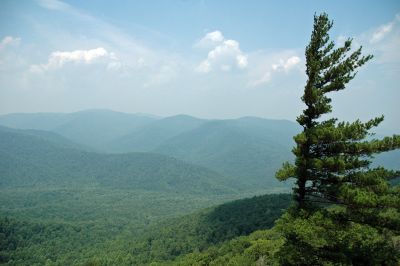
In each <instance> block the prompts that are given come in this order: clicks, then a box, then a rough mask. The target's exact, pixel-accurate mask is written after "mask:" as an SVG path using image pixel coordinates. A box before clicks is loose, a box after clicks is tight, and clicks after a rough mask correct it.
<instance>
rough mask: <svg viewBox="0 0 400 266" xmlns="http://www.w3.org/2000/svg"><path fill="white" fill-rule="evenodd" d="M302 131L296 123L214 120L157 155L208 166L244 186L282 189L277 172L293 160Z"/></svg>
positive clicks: (169, 143) (160, 149) (171, 141)
mask: <svg viewBox="0 0 400 266" xmlns="http://www.w3.org/2000/svg"><path fill="white" fill-rule="evenodd" d="M299 130H300V129H299V127H298V126H297V125H296V124H295V123H293V122H290V121H284V120H267V119H261V118H254V117H244V118H240V119H233V120H215V121H210V122H207V123H204V124H203V125H201V126H200V127H198V128H196V129H193V130H191V131H187V132H184V133H182V134H180V135H178V136H175V137H173V138H171V139H168V140H167V141H165V142H164V143H163V144H161V145H160V146H159V147H157V148H156V149H155V150H154V151H156V152H158V153H163V154H168V155H171V156H174V157H176V158H181V159H183V160H186V161H189V162H194V163H196V164H200V165H203V166H206V167H208V168H211V169H214V170H216V171H218V172H221V173H223V174H225V175H227V176H230V177H233V178H239V180H242V181H243V182H244V183H251V184H253V185H271V184H274V185H279V183H278V182H277V181H275V179H274V172H275V170H276V169H277V168H279V166H280V165H281V164H282V162H284V161H286V160H290V159H291V158H292V155H291V152H290V151H291V147H292V146H293V141H292V138H293V135H295V134H297V132H299Z"/></svg>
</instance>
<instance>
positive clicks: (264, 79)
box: [248, 55, 301, 87]
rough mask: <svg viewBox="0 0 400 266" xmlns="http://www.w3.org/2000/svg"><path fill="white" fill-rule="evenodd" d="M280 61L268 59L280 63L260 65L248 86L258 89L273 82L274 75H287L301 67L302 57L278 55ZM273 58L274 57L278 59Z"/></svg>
mask: <svg viewBox="0 0 400 266" xmlns="http://www.w3.org/2000/svg"><path fill="white" fill-rule="evenodd" d="M276 56H277V57H278V58H279V59H276V58H275V59H273V58H272V59H267V60H265V61H272V62H273V61H278V63H273V64H265V63H263V64H260V65H259V66H258V67H256V69H255V70H254V72H255V73H253V74H252V75H251V76H252V78H251V80H250V82H249V83H248V86H250V87H256V86H259V85H263V84H267V83H268V82H270V81H271V79H272V77H273V75H274V74H276V73H278V72H284V73H287V72H289V71H290V70H292V69H293V68H295V67H296V66H298V65H299V63H300V62H301V59H300V57H298V56H296V55H291V56H288V55H276ZM276 56H273V57H276Z"/></svg>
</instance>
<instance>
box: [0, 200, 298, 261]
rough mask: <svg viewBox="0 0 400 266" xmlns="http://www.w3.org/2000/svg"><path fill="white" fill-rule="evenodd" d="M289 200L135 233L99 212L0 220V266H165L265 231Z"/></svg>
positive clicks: (206, 213)
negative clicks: (159, 264)
mask: <svg viewBox="0 0 400 266" xmlns="http://www.w3.org/2000/svg"><path fill="white" fill-rule="evenodd" d="M53 197H54V195H53ZM48 199H50V198H48ZM290 199H291V197H290V195H287V194H286V195H266V196H259V197H253V198H249V199H243V200H239V201H233V202H229V203H225V204H223V205H219V206H216V207H212V208H208V209H206V210H202V211H200V212H196V213H194V214H190V215H186V216H183V217H179V218H172V219H168V220H166V221H162V222H157V223H155V224H153V225H151V226H150V227H148V228H144V229H141V230H139V229H140V228H137V227H135V225H134V224H132V223H130V224H128V225H126V224H125V225H124V229H123V230H121V229H120V228H118V227H116V226H115V225H113V224H111V223H109V222H108V223H107V220H103V221H102V219H110V218H111V217H106V216H104V215H105V214H102V213H101V210H97V211H96V213H97V216H99V217H97V218H95V217H93V218H90V219H88V220H87V221H85V220H82V219H81V218H79V217H76V218H72V219H71V218H70V219H68V218H64V219H63V220H64V222H61V221H57V220H54V218H51V216H46V213H47V212H49V210H47V211H46V210H43V213H42V215H40V218H39V219H38V217H36V218H34V217H33V218H32V217H30V216H29V214H28V216H24V215H22V214H20V216H19V218H18V219H16V218H1V219H0V225H1V226H0V237H1V241H0V245H1V250H2V251H1V252H0V262H2V263H6V265H14V264H17V265H32V264H35V263H37V264H45V263H49V264H51V265H53V264H54V265H58V264H64V265H65V264H78V265H80V264H84V263H87V264H88V265H91V264H94V265H108V264H122V265H129V264H130V265H148V264H149V263H150V262H166V261H171V260H173V259H175V258H177V257H178V256H182V255H185V254H187V253H190V252H193V251H196V250H197V251H202V250H208V248H209V247H211V246H213V245H215V244H218V243H222V242H224V241H226V240H230V239H232V238H235V237H237V236H241V235H248V234H249V233H251V232H253V231H254V230H259V229H268V228H271V227H272V226H273V224H274V221H275V219H277V218H278V217H279V216H280V215H281V214H282V212H283V210H284V209H286V208H287V207H288V206H289V204H290V201H291V200H290ZM42 200H45V199H42ZM96 200H99V198H98V199H96ZM136 200H137V199H136ZM99 203H100V202H99ZM101 203H102V204H103V205H104V204H107V202H101ZM33 204H35V203H33ZM134 205H135V204H134ZM134 205H133V206H134ZM174 207H177V206H174ZM14 208H15V209H18V208H17V206H14ZM147 208H148V207H147ZM75 211H76V210H74V211H73V210H72V209H71V210H68V209H65V210H64V212H66V213H65V215H66V216H69V215H72V217H74V216H79V214H78V213H74V212H75ZM160 211H161V210H160ZM25 215H26V214H25ZM80 215H81V214H80ZM125 215H126V214H125ZM101 216H103V217H101ZM14 217H15V213H14ZM123 217H124V215H123V214H121V218H123ZM28 218H29V219H28ZM87 218H89V217H87ZM134 221H135V220H134ZM126 222H128V223H129V221H126ZM136 222H137V221H136ZM140 223H141V222H140ZM142 228H143V227H142Z"/></svg>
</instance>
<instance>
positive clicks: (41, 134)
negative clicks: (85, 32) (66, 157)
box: [0, 126, 90, 150]
mask: <svg viewBox="0 0 400 266" xmlns="http://www.w3.org/2000/svg"><path fill="white" fill-rule="evenodd" d="M0 132H9V133H15V134H22V135H29V136H33V137H36V138H39V139H42V140H44V141H48V142H51V143H52V144H54V145H56V146H57V147H61V148H70V149H78V150H90V148H88V147H86V146H83V145H80V144H77V143H76V142H73V141H71V140H70V139H68V138H66V137H63V136H61V135H59V134H57V133H54V132H51V131H46V130H38V129H15V128H10V127H4V126H0Z"/></svg>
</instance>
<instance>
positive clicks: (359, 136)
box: [276, 14, 400, 265]
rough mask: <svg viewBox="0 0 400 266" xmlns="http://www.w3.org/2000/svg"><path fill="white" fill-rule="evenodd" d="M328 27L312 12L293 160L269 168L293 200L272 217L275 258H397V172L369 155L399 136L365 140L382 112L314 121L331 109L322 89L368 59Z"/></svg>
mask: <svg viewBox="0 0 400 266" xmlns="http://www.w3.org/2000/svg"><path fill="white" fill-rule="evenodd" d="M332 25H333V23H332V22H331V21H330V20H329V18H328V16H327V15H326V14H321V15H318V16H317V15H315V16H314V29H313V32H312V34H311V41H310V43H309V45H308V46H307V47H306V52H305V55H306V74H307V77H308V80H307V83H306V86H305V89H304V95H303V96H302V98H301V99H302V101H303V102H304V103H305V105H306V108H305V110H304V111H303V113H302V114H301V115H300V116H299V117H298V118H297V122H298V123H299V124H300V125H301V126H302V127H303V131H302V132H301V133H300V134H298V135H297V136H295V137H294V140H295V142H296V144H297V145H296V147H294V148H293V153H294V155H295V156H296V161H295V164H294V165H292V164H290V163H288V162H286V163H284V164H283V167H282V168H281V169H280V170H279V171H278V172H277V173H276V177H277V178H278V179H279V180H286V179H288V178H295V180H296V185H295V188H294V196H295V202H296V205H295V206H294V207H293V208H291V209H290V210H289V211H288V212H287V213H286V214H285V215H284V216H283V217H282V218H281V219H280V221H278V229H280V230H281V231H282V233H283V235H284V236H285V237H286V244H285V245H284V247H283V249H282V252H281V253H280V256H281V263H282V264H296V265H302V264H316V265H319V264H325V263H328V264H329V263H339V264H354V265H356V264H360V265H361V264H363V265H374V264H381V263H388V265H390V264H391V263H398V262H399V239H398V235H399V231H400V212H399V209H400V188H399V186H390V184H389V182H388V180H389V179H391V178H395V177H396V176H399V172H395V171H389V170H386V169H384V168H382V167H378V168H371V167H370V163H371V161H370V160H369V159H371V158H372V156H373V154H376V153H381V152H385V151H390V150H394V149H398V148H399V147H400V136H399V135H394V136H392V137H385V138H384V139H381V140H376V139H373V140H366V138H367V137H369V136H371V135H373V134H371V133H369V130H370V129H372V128H373V127H376V126H378V125H379V123H381V122H382V121H383V116H381V117H378V118H374V119H371V120H370V121H368V122H366V123H363V122H361V121H359V120H357V121H355V122H352V123H349V122H338V121H337V119H328V120H322V119H321V117H322V115H324V114H327V113H330V112H331V110H332V106H331V99H330V98H329V97H328V94H329V93H330V92H334V91H340V90H343V89H345V85H346V84H347V83H348V82H349V81H351V80H352V79H353V78H354V77H355V75H356V70H357V69H358V68H359V67H360V66H362V65H363V64H365V63H366V62H367V61H369V60H370V59H371V58H372V56H371V55H367V56H363V55H362V54H361V47H360V48H359V49H357V50H355V51H351V43H352V40H351V39H348V40H347V41H346V42H345V43H344V45H343V46H341V47H339V48H335V44H334V42H333V41H330V38H329V35H328V31H329V30H330V29H331V27H332ZM396 241H397V243H396ZM396 261H397V262H396Z"/></svg>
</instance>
